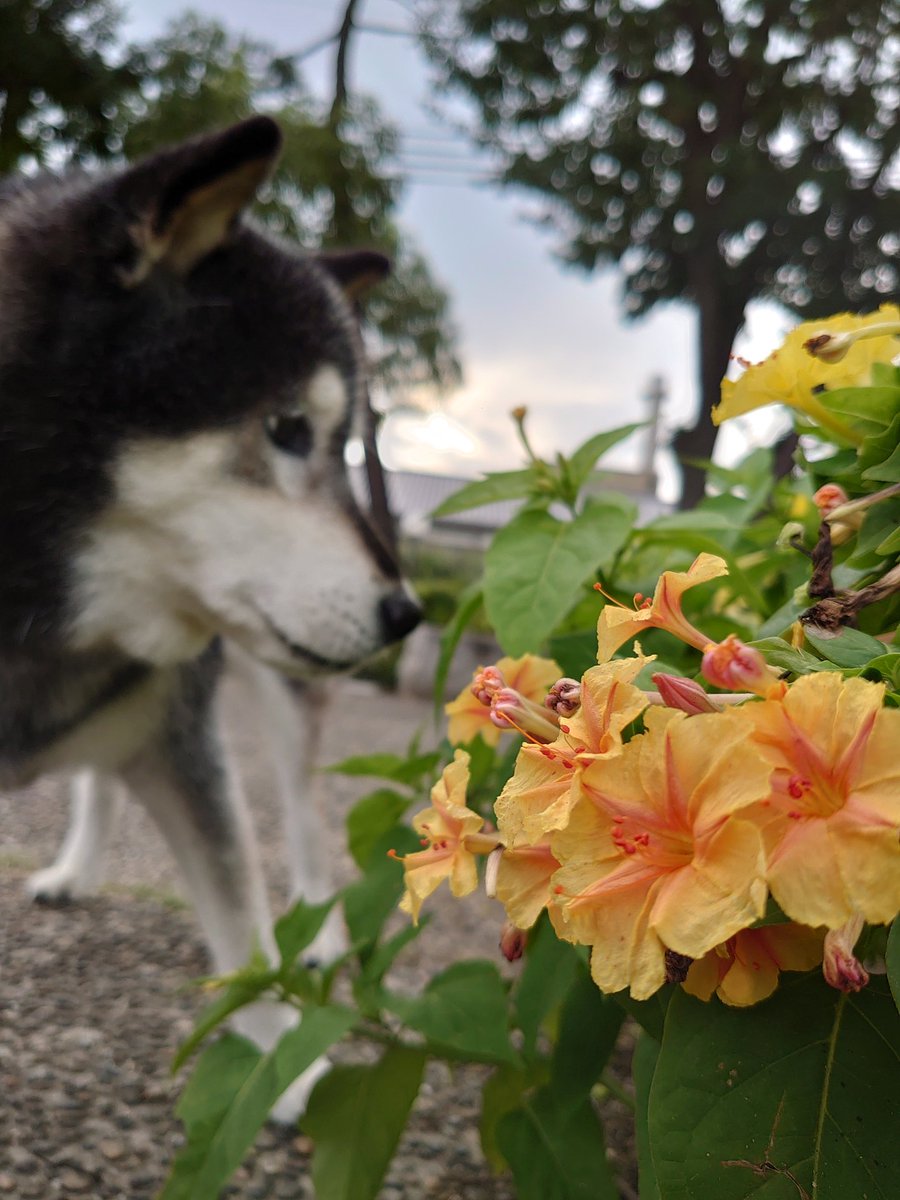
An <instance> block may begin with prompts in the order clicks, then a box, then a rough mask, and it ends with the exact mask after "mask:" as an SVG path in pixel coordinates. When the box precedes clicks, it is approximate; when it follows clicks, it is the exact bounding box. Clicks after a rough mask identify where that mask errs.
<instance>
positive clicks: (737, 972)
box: [684, 922, 825, 1008]
mask: <svg viewBox="0 0 900 1200" xmlns="http://www.w3.org/2000/svg"><path fill="white" fill-rule="evenodd" d="M824 936H825V933H824V930H822V929H809V928H808V927H807V926H806V925H795V924H793V923H791V922H788V923H787V924H784V925H764V926H762V928H760V929H742V930H741V931H740V932H739V933H736V934H735V935H734V937H732V938H729V939H728V941H727V942H724V943H722V944H721V945H719V946H716V947H715V948H714V949H713V950H710V951H709V953H708V954H705V955H704V956H703V958H700V959H697V960H696V961H695V962H693V963H692V964H691V967H690V969H689V971H688V973H687V978H686V979H685V981H684V990H685V991H686V992H690V994H691V995H692V996H697V997H699V999H701V1000H708V999H709V998H710V996H711V995H712V994H713V992H715V993H716V995H717V996H718V997H719V999H720V1000H722V1001H724V1003H725V1004H732V1005H734V1006H735V1007H738V1008H743V1007H746V1006H747V1005H749V1004H757V1003H759V1001H760V1000H765V999H766V997H767V996H771V995H772V993H773V992H774V991H775V988H776V987H777V985H778V973H779V971H810V970H812V968H813V967H815V966H818V964H819V963H820V962H821V961H822V942H823V938H824Z"/></svg>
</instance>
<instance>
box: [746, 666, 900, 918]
mask: <svg viewBox="0 0 900 1200" xmlns="http://www.w3.org/2000/svg"><path fill="white" fill-rule="evenodd" d="M883 698H884V685H883V684H880V683H870V682H869V681H868V680H865V679H859V678H857V679H843V678H842V677H841V676H840V675H839V674H838V673H837V672H836V671H819V672H816V673H815V674H811V675H804V676H802V677H801V678H800V679H798V680H797V681H796V682H795V683H793V684H791V686H790V688H789V689H788V690H787V693H786V695H785V696H784V698H783V699H781V700H767V701H764V702H763V703H762V704H753V705H749V706H746V707H745V708H743V709H741V710H740V711H739V712H736V713H733V714H729V719H731V720H732V721H733V722H734V724H735V726H736V727H739V728H740V729H741V730H743V731H745V732H748V731H749V730H752V731H753V740H754V742H755V744H756V745H757V746H758V747H759V748H760V751H761V753H762V756H763V757H764V758H765V760H766V761H767V762H768V763H769V765H770V766H771V768H772V786H771V789H770V794H769V796H768V798H767V800H766V803H765V806H764V808H763V810H762V811H763V813H764V814H765V824H764V835H765V839H766V847H767V852H768V869H767V878H768V881H769V887H770V888H771V889H772V893H773V895H774V896H775V899H776V900H777V901H778V903H779V905H780V906H781V908H782V909H783V910H784V912H785V913H787V915H788V916H789V917H791V918H793V920H795V921H800V922H802V923H803V924H805V925H813V926H815V925H825V926H827V927H828V928H829V929H838V928H840V927H841V926H842V925H845V924H846V923H847V922H848V921H849V920H850V919H851V918H852V917H854V916H855V915H856V914H857V913H861V914H862V916H863V917H864V918H865V920H867V921H870V922H872V923H874V924H883V923H886V922H888V921H891V920H892V919H893V918H894V916H896V914H897V912H898V911H900V841H898V834H900V755H898V753H897V747H898V745H900V710H898V709H888V708H883V707H882V701H883Z"/></svg>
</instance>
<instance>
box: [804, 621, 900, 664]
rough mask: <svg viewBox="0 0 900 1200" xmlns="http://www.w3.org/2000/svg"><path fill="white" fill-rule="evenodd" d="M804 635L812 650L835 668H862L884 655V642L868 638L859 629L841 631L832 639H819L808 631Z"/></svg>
mask: <svg viewBox="0 0 900 1200" xmlns="http://www.w3.org/2000/svg"><path fill="white" fill-rule="evenodd" d="M805 633H806V640H807V641H808V642H809V644H810V645H811V646H812V647H813V649H814V650H818V652H819V653H820V654H821V655H822V657H823V658H827V659H828V661H829V662H832V663H834V665H835V666H836V667H864V666H865V665H866V663H869V662H871V661H872V659H873V658H880V657H881V656H882V655H883V654H884V649H885V647H884V642H879V640H878V638H873V637H869V635H868V634H867V633H862V632H861V631H860V630H859V629H843V630H842V631H841V632H840V633H839V634H838V636H837V637H833V638H823V637H819V636H818V634H815V633H811V632H810V631H809V629H807V630H806V631H805Z"/></svg>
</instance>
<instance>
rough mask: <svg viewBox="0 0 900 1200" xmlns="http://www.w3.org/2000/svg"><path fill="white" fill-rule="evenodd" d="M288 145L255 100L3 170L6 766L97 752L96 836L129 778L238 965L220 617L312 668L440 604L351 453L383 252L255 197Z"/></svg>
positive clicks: (238, 811)
mask: <svg viewBox="0 0 900 1200" xmlns="http://www.w3.org/2000/svg"><path fill="white" fill-rule="evenodd" d="M279 145H280V134H279V131H278V129H277V126H276V125H275V124H274V123H273V122H272V121H270V120H269V119H267V118H264V117H258V118H254V119H252V120H249V121H246V122H244V123H242V124H240V125H237V126H235V127H233V128H231V129H228V130H226V131H224V132H223V133H220V134H216V135H212V136H207V137H203V138H199V139H197V140H195V141H192V142H188V143H185V144H183V145H181V146H177V147H175V148H173V149H170V150H166V151H163V152H161V153H159V154H157V155H154V156H153V157H151V158H149V159H147V160H146V161H144V162H141V163H139V164H137V165H136V166H134V167H131V168H129V169H124V170H122V171H119V172H117V173H112V174H109V175H105V176H102V177H98V176H90V175H68V176H66V177H64V178H55V177H51V176H38V177H35V178H33V179H17V180H14V181H7V182H5V183H3V184H0V546H2V550H3V562H4V569H3V572H2V575H0V786H10V787H12V786H20V785H22V784H23V783H27V782H28V781H29V780H32V779H34V778H36V777H37V776H39V775H41V774H44V773H46V772H51V771H52V772H59V771H78V770H82V769H88V770H89V771H90V772H91V774H90V775H86V776H82V780H83V782H82V783H81V785H80V787H81V791H82V794H81V796H80V799H79V804H80V805H81V807H82V810H83V811H82V816H81V828H80V832H78V837H79V838H80V839H81V841H80V845H81V852H82V858H83V853H84V848H85V847H86V846H90V845H91V839H92V838H93V837H95V836H99V837H100V838H101V841H102V833H103V829H105V828H108V822H106V820H105V816H104V813H105V811H106V808H107V807H108V806H109V805H110V804H112V795H111V793H112V790H113V789H114V788H115V787H116V786H118V785H119V784H120V783H121V784H124V785H125V787H126V788H127V790H128V791H129V792H130V793H132V794H133V795H134V796H136V797H137V798H138V799H139V800H140V801H141V803H143V804H144V805H145V806H146V808H147V809H148V811H149V812H150V813H151V815H152V816H153V818H154V819H155V821H156V822H157V823H158V825H159V827H160V829H161V830H162V832H163V834H164V836H165V838H166V840H167V842H168V843H169V845H170V846H171V849H172V852H173V854H174V856H175V858H176V859H177V860H178V862H179V864H180V866H181V868H182V870H183V872H184V875H185V878H186V881H187V883H188V886H189V889H190V892H191V895H192V898H193V900H194V903H195V905H196V908H197V912H198V915H199V919H200V921H201V924H202V926H203V929H204V932H205V935H206V938H207V940H208V942H209V946H210V950H211V953H212V957H213V964H214V967H215V969H216V970H217V971H220V972H225V971H230V970H232V969H234V968H236V967H238V966H239V965H241V964H242V963H243V962H244V961H245V960H246V959H247V957H248V955H249V954H250V952H251V951H252V949H253V948H254V946H256V945H259V946H262V947H263V948H264V949H269V950H271V933H270V928H269V926H270V919H269V914H268V910H267V904H266V900H265V895H264V888H263V883H262V879H261V876H260V871H259V867H258V865H257V861H256V853H255V850H254V840H253V838H252V836H251V834H250V831H249V822H248V818H247V815H246V812H245V808H244V805H243V801H242V799H241V796H240V790H239V787H238V784H237V782H236V780H235V779H234V777H233V773H232V772H231V770H230V768H229V765H228V761H227V758H226V756H225V755H223V753H222V751H221V746H220V739H219V736H218V732H217V727H216V722H215V714H214V698H215V692H216V685H217V681H218V678H219V675H220V671H221V661H222V650H221V645H222V638H223V637H224V638H227V639H228V640H229V641H230V642H232V643H234V644H235V645H237V646H238V647H240V648H242V650H243V651H245V652H246V653H247V654H248V655H249V656H251V657H252V659H254V660H255V661H257V662H258V663H262V664H266V665H267V666H268V667H270V668H275V669H276V670H278V671H282V672H285V673H287V674H289V675H293V676H296V677H299V678H306V679H310V678H315V677H316V676H320V675H321V674H323V673H329V672H332V671H335V670H338V669H341V668H346V667H348V666H351V665H353V664H355V663H357V662H359V661H360V660H361V659H363V658H365V657H366V656H368V655H370V654H372V653H373V652H374V651H376V650H378V649H379V648H381V647H382V646H384V645H385V644H386V643H388V642H389V641H392V640H395V639H398V638H400V637H402V636H403V635H405V634H406V633H407V632H409V630H410V629H412V628H413V627H414V625H415V624H416V623H417V621H418V619H419V615H420V614H419V607H418V605H417V603H416V601H415V599H414V598H413V597H412V595H411V594H410V592H409V590H408V589H407V587H406V586H405V585H404V583H403V581H402V580H401V578H400V575H399V573H398V568H397V565H396V563H395V562H394V560H393V559H392V557H391V555H390V554H389V553H387V552H386V551H385V550H384V548H383V546H382V545H381V543H380V541H379V540H378V538H377V537H376V536H375V535H374V534H373V532H372V531H371V530H370V529H369V527H368V526H367V524H366V522H365V520H364V519H363V517H362V516H361V515H360V513H359V512H358V510H357V508H356V506H355V505H354V503H353V501H352V499H351V496H350V491H349V487H348V483H347V479H346V475H345V469H344V458H343V454H344V442H345V439H346V437H347V433H348V429H349V425H350V420H351V415H352V412H353V409H354V405H355V402H356V397H357V391H358V388H359V383H360V371H361V350H360V345H359V339H358V334H357V329H356V323H355V320H354V317H353V313H352V309H351V306H350V303H349V301H348V299H347V295H346V293H350V294H351V295H352V294H353V293H354V289H356V288H358V287H359V286H360V285H363V284H365V283H366V282H371V281H372V279H373V278H377V277H379V276H381V275H383V274H384V273H385V271H386V270H387V263H386V260H384V259H383V258H381V257H380V256H379V255H376V254H373V253H368V252H361V253H358V254H348V255H344V256H338V257H333V258H330V259H329V258H325V257H309V256H301V255H300V254H299V253H297V252H295V251H294V250H293V249H292V248H290V247H288V246H286V245H283V244H281V243H279V242H277V241H275V240H273V239H272V238H270V237H268V236H266V235H264V234H262V233H261V232H259V231H257V230H255V229H253V228H251V227H250V226H249V225H247V224H246V223H245V222H244V221H243V220H242V218H241V213H242V210H243V209H244V208H245V206H246V205H247V204H249V203H250V201H251V200H252V198H253V196H254V194H255V191H256V189H257V188H258V187H259V186H260V184H261V183H263V182H264V180H265V179H266V178H267V176H268V175H269V173H270V171H271V169H272V167H273V165H274V162H275V160H276V158H277V155H278V151H279ZM263 686H264V687H265V686H266V685H265V684H263ZM273 686H274V684H273ZM91 814H93V817H92V815H91ZM91 820H94V822H95V824H96V822H97V821H98V820H99V821H101V824H102V828H100V827H99V826H98V827H97V828H93V827H92V826H91ZM77 826H78V822H77V821H76V829H77ZM70 840H71V839H70ZM295 840H296V839H295ZM70 849H71V845H70ZM100 850H101V851H102V846H101V847H100ZM64 857H65V856H64ZM76 858H77V855H76ZM78 865H79V864H78V863H77V862H75V861H74V859H72V857H71V855H70V861H69V874H70V877H71V876H72V875H73V872H74V874H76V875H77V870H76V868H78ZM83 865H84V864H83V862H82V863H81V867H82V868H83ZM63 882H65V881H63ZM70 882H71V878H70ZM54 887H55V888H56V891H57V893H58V892H59V891H60V890H64V888H61V887H60V878H59V875H57V878H56V880H55V881H54V880H52V879H48V878H47V877H46V876H45V877H44V880H43V883H41V881H40V879H38V880H36V881H35V883H34V888H35V890H36V891H43V892H44V893H45V894H50V893H52V892H53V889H54ZM289 1020H290V1014H288V1013H285V1012H283V1011H282V1010H280V1009H277V1008H276V1007H274V1006H271V1005H269V1006H266V1005H259V1006H256V1008H254V1009H249V1010H246V1011H245V1013H244V1014H243V1015H242V1022H243V1024H242V1030H243V1032H245V1033H246V1034H248V1035H249V1036H251V1037H252V1038H253V1039H254V1040H255V1041H256V1042H257V1043H259V1044H260V1045H261V1046H263V1047H267V1046H269V1045H271V1044H272V1043H273V1041H274V1040H275V1039H276V1038H277V1037H278V1036H279V1034H280V1033H281V1032H283V1030H284V1029H285V1028H286V1027H287V1023H288V1022H289ZM290 1103H291V1101H290V1099H288V1107H289V1106H290Z"/></svg>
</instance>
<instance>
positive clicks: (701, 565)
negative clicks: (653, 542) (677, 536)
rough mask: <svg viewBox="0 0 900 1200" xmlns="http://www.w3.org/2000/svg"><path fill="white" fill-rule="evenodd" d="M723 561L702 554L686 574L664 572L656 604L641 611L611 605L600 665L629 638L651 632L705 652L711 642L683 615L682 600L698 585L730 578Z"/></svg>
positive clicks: (602, 628) (601, 624)
mask: <svg viewBox="0 0 900 1200" xmlns="http://www.w3.org/2000/svg"><path fill="white" fill-rule="evenodd" d="M727 574H728V567H727V565H726V563H725V560H724V559H723V558H719V557H718V556H717V555H715V554H700V555H698V556H697V558H695V559H694V561H693V562H692V563H691V565H690V566H689V567H688V569H687V570H686V571H663V573H662V575H660V577H659V583H657V585H656V591H655V592H654V593H653V599H652V600H645V601H644V602H643V604H642V606H641V607H640V608H637V609H631V608H626V607H625V606H624V605H617V604H607V605H606V607H605V608H604V609H603V611H602V612H601V613H600V619H599V621H598V622H597V661H598V662H601V663H602V662H606V661H607V659H610V658H612V656H613V655H614V654H615V652H616V651H617V650H618V648H619V647H620V646H621V645H622V644H623V643H624V642H627V641H628V639H629V638H633V637H638V636H639V635H640V634H642V633H643V632H644V631H645V630H647V629H665V630H668V632H669V633H674V634H675V636H676V637H679V638H681V639H682V641H685V642H687V643H688V645H690V646H696V648H697V649H698V650H703V649H704V648H705V647H706V646H708V645H709V642H710V640H711V639H710V638H708V637H707V636H706V635H705V634H703V633H701V632H700V630H699V629H695V628H694V626H693V625H691V623H690V622H689V621H688V620H687V618H686V617H685V615H684V613H683V612H682V611H681V597H682V596H683V595H684V593H685V592H686V591H687V590H688V589H689V588H692V587H696V586H697V584H698V583H706V582H707V580H709V579H717V578H718V577H719V576H720V575H727Z"/></svg>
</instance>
